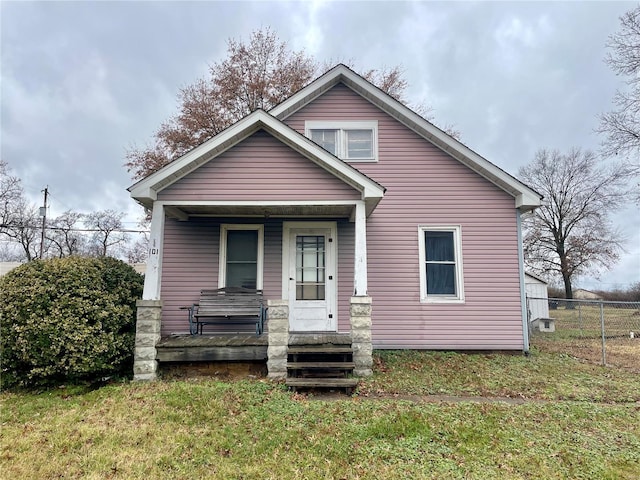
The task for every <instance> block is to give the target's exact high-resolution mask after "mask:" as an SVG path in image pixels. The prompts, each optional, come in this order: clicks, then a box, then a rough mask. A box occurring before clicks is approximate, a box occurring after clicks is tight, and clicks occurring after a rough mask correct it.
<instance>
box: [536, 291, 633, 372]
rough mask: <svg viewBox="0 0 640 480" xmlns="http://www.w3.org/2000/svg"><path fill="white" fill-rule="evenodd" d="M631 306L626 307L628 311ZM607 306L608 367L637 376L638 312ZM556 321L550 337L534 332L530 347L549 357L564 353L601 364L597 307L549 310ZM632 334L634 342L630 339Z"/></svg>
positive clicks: (604, 313)
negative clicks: (549, 354)
mask: <svg viewBox="0 0 640 480" xmlns="http://www.w3.org/2000/svg"><path fill="white" fill-rule="evenodd" d="M631 305H632V304H625V306H627V307H630V306H631ZM633 305H635V306H636V308H622V306H621V305H616V306H612V305H607V306H606V307H605V308H604V309H603V310H602V314H603V317H604V327H605V330H604V336H605V353H606V363H607V365H612V366H616V367H622V368H624V369H627V370H629V371H631V372H635V373H640V310H638V308H637V305H638V304H637V303H635V304H633ZM549 313H550V315H551V316H552V317H553V318H554V319H555V329H556V331H555V332H553V333H542V332H538V331H535V330H534V332H533V335H532V337H531V344H532V345H534V346H536V347H537V348H538V349H539V350H541V351H545V352H549V353H566V354H569V355H572V356H574V357H577V358H581V359H584V360H586V361H589V362H591V363H595V364H601V363H602V326H601V317H600V314H601V311H600V307H599V306H598V305H592V304H589V305H581V304H578V305H575V308H573V309H567V308H564V307H561V308H558V309H557V310H550V312H549ZM631 332H633V338H632V335H631Z"/></svg>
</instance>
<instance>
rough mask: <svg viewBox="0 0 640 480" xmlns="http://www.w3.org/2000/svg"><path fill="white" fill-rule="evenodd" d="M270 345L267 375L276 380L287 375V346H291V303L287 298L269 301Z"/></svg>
mask: <svg viewBox="0 0 640 480" xmlns="http://www.w3.org/2000/svg"><path fill="white" fill-rule="evenodd" d="M267 306H268V307H269V310H268V312H267V313H268V317H267V318H268V326H269V347H268V348H267V371H268V372H269V373H268V374H267V376H268V377H269V378H271V379H274V380H280V379H283V378H286V377H287V348H288V347H289V303H288V302H287V300H269V301H268V302H267Z"/></svg>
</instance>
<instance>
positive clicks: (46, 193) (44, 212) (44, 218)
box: [40, 186, 49, 260]
mask: <svg viewBox="0 0 640 480" xmlns="http://www.w3.org/2000/svg"><path fill="white" fill-rule="evenodd" d="M43 192H44V207H42V208H40V216H41V217H42V234H41V236H40V260H42V256H43V255H44V229H45V226H46V225H47V197H48V196H49V186H46V187H44V190H43Z"/></svg>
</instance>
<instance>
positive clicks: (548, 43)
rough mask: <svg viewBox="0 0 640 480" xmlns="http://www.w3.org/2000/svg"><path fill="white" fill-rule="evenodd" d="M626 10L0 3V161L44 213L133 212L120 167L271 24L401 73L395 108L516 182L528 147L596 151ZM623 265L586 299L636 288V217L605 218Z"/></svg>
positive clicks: (639, 251)
mask: <svg viewBox="0 0 640 480" xmlns="http://www.w3.org/2000/svg"><path fill="white" fill-rule="evenodd" d="M636 5H637V2H563V3H542V2H534V3H522V2H513V3H497V2H496V3H494V2H479V3H467V2H447V3H440V2H322V1H315V2H22V1H20V2H13V1H3V2H2V3H1V4H0V14H1V32H2V33H1V35H2V37H1V48H2V50H1V62H2V64H1V73H0V75H1V82H2V83H1V88H2V90H1V94H2V117H1V134H2V137H1V141H2V152H1V154H2V158H3V159H4V160H6V161H8V163H9V165H10V167H11V168H12V169H13V172H14V173H15V174H16V175H18V176H19V177H20V178H21V179H22V180H23V184H24V187H25V190H26V191H27V193H28V195H29V196H30V198H31V199H32V200H33V201H34V202H36V203H42V193H41V191H42V189H43V188H44V187H45V186H48V187H49V191H50V193H51V199H50V200H51V210H50V212H49V214H50V215H51V216H56V215H59V214H60V213H62V212H63V211H65V210H67V209H72V210H76V211H81V212H85V213H86V212H90V211H95V210H103V209H107V208H111V209H115V210H118V211H124V212H127V221H128V222H131V223H128V224H127V226H129V227H134V226H135V223H136V221H137V219H138V218H139V217H140V215H141V210H140V209H139V208H138V207H137V206H136V204H135V202H133V200H131V199H130V197H129V195H128V192H127V191H126V188H127V187H128V186H130V185H131V183H132V181H131V178H130V175H129V174H128V173H127V172H126V170H125V168H124V167H123V163H124V161H125V159H124V155H125V151H126V149H127V148H129V147H131V146H132V145H138V146H144V145H145V144H147V143H148V142H150V141H151V138H152V135H153V133H154V132H155V130H156V129H157V128H158V127H159V126H160V123H161V122H163V121H165V120H166V119H168V118H169V117H170V116H172V115H173V114H174V113H176V111H177V102H176V94H177V92H178V90H179V88H180V87H181V86H184V85H187V84H190V83H192V82H193V81H194V80H196V79H197V78H199V77H203V76H205V75H206V74H207V71H208V67H209V65H211V64H213V63H214V62H216V61H219V60H221V59H222V58H224V55H225V52H226V41H227V39H228V38H229V37H234V38H236V39H244V40H246V39H248V38H249V35H250V33H251V32H252V31H253V30H255V29H258V28H261V27H267V26H270V27H271V28H272V29H273V30H274V31H276V32H277V34H278V35H279V37H280V38H281V39H282V40H285V41H287V42H288V43H289V45H290V46H291V47H293V48H294V49H304V50H306V52H307V53H308V54H311V55H313V56H315V57H316V58H317V59H318V60H320V61H325V60H352V61H354V62H355V67H356V69H365V68H381V67H384V66H395V65H401V66H402V67H403V69H404V74H405V78H406V79H407V81H408V82H409V88H408V90H407V98H408V100H409V101H410V102H412V103H416V104H417V103H421V102H424V103H425V104H426V105H429V106H431V107H433V109H434V113H435V116H436V118H437V121H438V123H440V124H453V125H455V126H456V127H457V129H458V130H460V131H461V132H462V140H463V141H464V143H465V144H467V145H468V146H469V147H471V148H472V149H473V150H475V151H476V152H478V153H479V154H481V155H483V156H484V157H485V158H487V159H488V160H490V161H492V162H493V163H495V164H496V165H498V166H500V167H501V168H503V169H504V170H506V171H508V172H509V173H511V174H513V175H516V174H517V171H518V168H519V167H520V166H522V165H525V164H526V163H528V162H530V161H531V160H532V159H533V157H534V153H535V151H536V150H538V149H539V148H543V147H545V148H551V149H560V150H561V151H562V150H567V149H568V148H570V147H572V146H578V147H582V148H584V149H594V150H597V148H598V145H599V142H600V140H601V139H600V138H599V137H598V136H597V134H595V133H594V132H593V130H594V128H595V127H596V126H597V124H598V120H597V115H598V113H600V112H604V111H607V110H609V109H610V108H611V99H612V97H613V95H614V93H615V90H616V88H619V87H620V86H621V79H619V78H617V77H616V76H615V75H614V74H613V72H611V71H610V70H609V69H608V67H607V66H606V65H605V64H604V63H603V57H604V55H605V52H606V50H605V43H606V41H607V37H608V36H609V35H610V34H612V33H613V32H615V31H616V30H617V29H618V27H619V17H620V15H622V14H623V13H624V12H625V11H628V10H631V9H632V8H634V7H635V6H636ZM616 223H617V225H618V228H619V229H620V230H621V231H622V232H623V234H624V235H625V236H626V237H627V244H626V245H627V253H626V254H624V255H623V257H622V259H621V261H620V262H619V264H618V265H616V266H615V267H614V268H612V270H611V271H609V272H603V274H602V275H601V277H600V279H599V280H597V279H593V278H581V279H578V282H577V284H578V286H583V287H586V288H604V289H609V288H613V287H616V286H618V287H626V286H628V284H629V283H632V282H635V281H638V280H640V214H639V213H638V209H637V208H636V207H633V206H631V205H630V206H629V208H627V209H626V210H625V211H624V212H621V213H620V214H619V215H618V216H617V217H616Z"/></svg>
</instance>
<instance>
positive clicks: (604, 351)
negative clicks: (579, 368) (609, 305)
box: [600, 302, 607, 366]
mask: <svg viewBox="0 0 640 480" xmlns="http://www.w3.org/2000/svg"><path fill="white" fill-rule="evenodd" d="M600 329H601V331H602V365H605V366H606V365H607V345H606V341H605V338H604V303H603V302H600Z"/></svg>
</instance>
